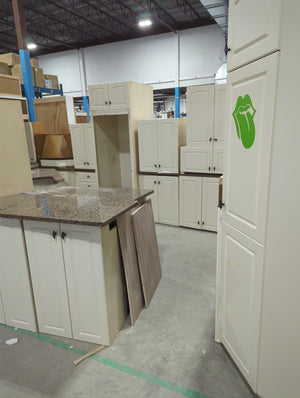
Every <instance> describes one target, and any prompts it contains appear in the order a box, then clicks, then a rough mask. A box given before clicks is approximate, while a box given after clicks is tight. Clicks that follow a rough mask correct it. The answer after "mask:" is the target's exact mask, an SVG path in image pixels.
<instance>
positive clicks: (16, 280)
mask: <svg viewBox="0 0 300 398" xmlns="http://www.w3.org/2000/svg"><path fill="white" fill-rule="evenodd" d="M0 241H1V261H0V323H4V324H7V325H9V326H14V327H17V328H21V329H26V330H31V331H36V330H37V328H36V320H35V310H34V303H33V297H32V292H31V282H30V277H29V270H28V261H27V255H26V248H25V243H24V236H23V230H22V224H21V221H20V220H16V219H11V218H0Z"/></svg>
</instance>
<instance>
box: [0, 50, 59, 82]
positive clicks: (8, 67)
mask: <svg viewBox="0 0 300 398" xmlns="http://www.w3.org/2000/svg"><path fill="white" fill-rule="evenodd" d="M31 69H32V78H33V84H34V86H35V87H42V88H50V89H53V90H59V83H58V77H57V76H55V75H44V71H43V69H42V68H40V65H39V61H38V60H37V59H31ZM0 74H5V75H12V76H16V77H18V78H19V80H20V83H21V84H23V76H22V68H21V63H20V57H19V55H18V54H13V53H7V54H0Z"/></svg>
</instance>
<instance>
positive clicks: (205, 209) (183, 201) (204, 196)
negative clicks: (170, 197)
mask: <svg viewBox="0 0 300 398" xmlns="http://www.w3.org/2000/svg"><path fill="white" fill-rule="evenodd" d="M179 191H180V225H181V226H184V227H190V228H195V229H205V230H208V231H217V230H218V195H219V179H218V178H211V177H194V176H180V177H179Z"/></svg>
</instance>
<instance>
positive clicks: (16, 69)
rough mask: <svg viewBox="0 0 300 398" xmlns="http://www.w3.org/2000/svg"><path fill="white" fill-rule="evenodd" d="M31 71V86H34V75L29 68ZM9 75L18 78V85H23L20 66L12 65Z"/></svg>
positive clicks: (32, 69)
mask: <svg viewBox="0 0 300 398" xmlns="http://www.w3.org/2000/svg"><path fill="white" fill-rule="evenodd" d="M31 71H32V79H33V85H34V86H35V85H36V84H35V73H34V68H33V67H31ZM11 75H12V76H16V77H18V78H19V80H20V83H21V84H23V75H22V68H21V65H14V66H13V67H12V68H11Z"/></svg>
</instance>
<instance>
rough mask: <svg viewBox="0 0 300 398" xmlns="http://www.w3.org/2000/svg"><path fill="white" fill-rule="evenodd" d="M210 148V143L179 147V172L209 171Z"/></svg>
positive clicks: (210, 168)
mask: <svg viewBox="0 0 300 398" xmlns="http://www.w3.org/2000/svg"><path fill="white" fill-rule="evenodd" d="M212 148H213V146H212V143H209V144H206V145H202V146H201V147H186V146H185V147H181V164H180V169H181V172H182V173H211V172H212Z"/></svg>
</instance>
